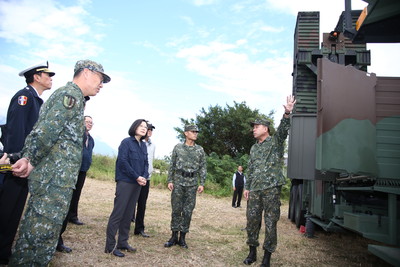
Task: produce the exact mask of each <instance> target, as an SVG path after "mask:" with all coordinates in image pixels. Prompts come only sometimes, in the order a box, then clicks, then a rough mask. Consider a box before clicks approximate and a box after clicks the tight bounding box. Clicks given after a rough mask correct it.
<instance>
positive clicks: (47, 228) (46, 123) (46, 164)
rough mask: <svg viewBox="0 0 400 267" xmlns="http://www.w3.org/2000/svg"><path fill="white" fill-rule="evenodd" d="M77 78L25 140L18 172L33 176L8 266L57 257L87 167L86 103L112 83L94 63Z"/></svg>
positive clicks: (80, 66) (81, 65)
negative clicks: (81, 171)
mask: <svg viewBox="0 0 400 267" xmlns="http://www.w3.org/2000/svg"><path fill="white" fill-rule="evenodd" d="M74 73H75V74H74V78H73V81H72V82H68V83H67V84H66V85H65V86H63V87H61V88H59V89H57V90H56V91H55V92H54V93H53V94H52V95H51V96H50V98H49V99H48V100H47V102H46V103H45V104H44V105H43V106H42V108H41V111H40V114H39V120H38V122H37V123H36V124H35V126H34V128H33V130H32V132H31V133H30V134H29V135H28V137H27V138H26V142H25V146H24V148H23V150H22V153H23V158H21V159H20V160H19V161H17V162H16V163H15V164H14V166H13V172H14V174H15V175H17V176H20V177H27V176H28V175H29V174H30V172H31V171H32V173H31V174H30V176H29V180H28V185H29V192H30V198H29V200H28V203H27V208H26V212H25V216H24V218H23V219H22V221H21V224H20V226H19V238H18V240H17V242H16V245H15V248H14V253H13V254H12V256H11V259H10V263H9V266H47V265H48V263H49V262H50V260H51V258H52V257H53V254H54V252H55V249H56V245H57V241H58V237H59V234H60V230H61V227H62V224H63V221H64V219H65V217H66V215H67V212H68V206H69V203H70V201H71V196H72V192H73V189H74V187H75V184H76V179H77V170H79V167H80V165H81V163H82V143H83V134H84V131H85V127H84V125H83V121H84V119H83V111H84V107H85V98H86V99H87V97H89V96H94V95H96V94H97V93H98V92H99V91H100V89H101V88H102V87H103V83H107V82H109V81H110V77H109V76H107V75H106V74H104V70H103V67H102V66H101V65H100V64H98V63H96V62H93V61H90V60H80V61H78V62H77V63H76V65H75V69H74Z"/></svg>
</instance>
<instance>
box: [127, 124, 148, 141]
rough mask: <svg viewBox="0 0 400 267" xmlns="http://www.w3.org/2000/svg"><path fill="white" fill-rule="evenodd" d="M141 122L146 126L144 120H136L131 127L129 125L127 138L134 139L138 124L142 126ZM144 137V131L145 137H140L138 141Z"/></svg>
mask: <svg viewBox="0 0 400 267" xmlns="http://www.w3.org/2000/svg"><path fill="white" fill-rule="evenodd" d="M142 122H145V123H146V125H147V121H146V120H145V119H138V120H135V121H134V122H133V123H132V125H131V127H130V128H129V131H128V134H129V136H131V137H135V133H136V129H137V128H138V127H139V126H140V124H142ZM146 137H147V131H146V135H145V136H142V137H141V138H140V140H143V139H145V138H146Z"/></svg>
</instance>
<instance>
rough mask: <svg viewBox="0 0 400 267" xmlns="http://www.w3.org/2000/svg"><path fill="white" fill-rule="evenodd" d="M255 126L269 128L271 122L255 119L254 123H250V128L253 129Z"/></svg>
mask: <svg viewBox="0 0 400 267" xmlns="http://www.w3.org/2000/svg"><path fill="white" fill-rule="evenodd" d="M256 124H259V125H265V126H268V127H269V126H270V124H271V122H270V121H269V120H267V119H263V118H258V119H255V120H254V121H252V122H250V125H251V127H253V126H254V125H256Z"/></svg>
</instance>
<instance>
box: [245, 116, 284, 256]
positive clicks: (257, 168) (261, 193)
mask: <svg viewBox="0 0 400 267" xmlns="http://www.w3.org/2000/svg"><path fill="white" fill-rule="evenodd" d="M289 127H290V119H289V118H282V120H281V123H280V125H279V127H278V129H277V131H276V133H275V134H274V135H273V136H268V137H267V138H266V139H265V140H264V141H263V142H262V143H258V142H257V143H256V144H254V145H253V146H252V147H251V150H250V160H249V165H248V175H247V177H248V179H247V182H246V185H245V187H246V190H250V193H249V202H248V204H247V237H248V239H247V244H248V245H249V246H255V247H257V246H258V245H259V242H258V235H259V232H260V228H261V220H262V212H263V211H264V221H265V240H264V245H263V249H264V250H268V251H269V252H274V251H275V249H276V245H277V230H276V224H277V222H278V220H279V216H280V206H281V202H280V192H281V188H282V185H283V184H285V176H284V175H283V154H284V142H285V139H286V137H287V135H288V130H289Z"/></svg>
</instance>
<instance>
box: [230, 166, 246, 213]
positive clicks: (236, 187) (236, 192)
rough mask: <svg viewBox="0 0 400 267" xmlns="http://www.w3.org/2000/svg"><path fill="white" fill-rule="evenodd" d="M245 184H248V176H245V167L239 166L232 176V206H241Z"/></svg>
mask: <svg viewBox="0 0 400 267" xmlns="http://www.w3.org/2000/svg"><path fill="white" fill-rule="evenodd" d="M245 184H246V177H245V176H244V173H243V167H242V166H238V170H237V172H235V173H234V174H233V178H232V186H233V198H232V208H240V202H241V201H242V194H243V188H244V185H245ZM236 199H237V202H236Z"/></svg>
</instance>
